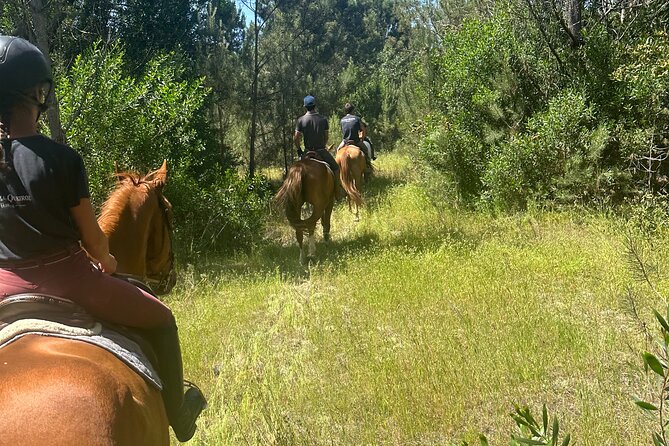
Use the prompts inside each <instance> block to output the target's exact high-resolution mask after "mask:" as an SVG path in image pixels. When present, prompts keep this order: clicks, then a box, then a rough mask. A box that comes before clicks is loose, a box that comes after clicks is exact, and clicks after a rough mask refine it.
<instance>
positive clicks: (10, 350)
mask: <svg viewBox="0 0 669 446" xmlns="http://www.w3.org/2000/svg"><path fill="white" fill-rule="evenodd" d="M118 177H119V179H120V181H119V184H118V186H117V188H116V189H115V190H114V191H113V192H112V193H111V195H110V197H109V199H108V200H107V202H106V203H105V205H104V207H103V210H102V216H101V220H102V221H103V223H105V227H106V231H109V232H108V234H111V235H112V236H113V237H114V246H115V247H119V246H122V247H127V246H132V247H133V251H134V252H135V253H136V255H137V256H138V258H137V259H131V258H130V255H129V254H128V253H126V251H124V250H118V248H116V249H117V251H116V255H117V256H118V257H117V258H118V259H119V266H121V262H122V261H123V262H125V265H126V266H125V267H126V268H128V269H127V271H130V272H131V273H132V274H136V275H137V276H139V277H149V278H150V277H155V278H156V279H159V280H158V281H159V282H162V283H165V285H164V286H163V290H165V289H167V288H171V287H172V286H173V284H174V279H173V277H174V273H173V272H172V271H173V268H172V263H173V261H172V258H173V257H172V246H171V238H170V237H171V235H170V234H169V232H171V229H170V228H171V222H170V221H169V219H170V218H171V206H170V205H169V203H168V202H167V200H166V199H165V198H164V197H163V196H162V192H161V190H162V187H163V186H164V184H165V178H166V165H165V163H163V166H162V167H161V168H160V169H159V170H157V171H155V172H152V173H150V174H148V175H146V176H145V177H143V178H142V179H139V177H137V176H133V175H119V176H118ZM122 203H125V204H122ZM132 226H135V229H134V230H133V231H130V230H129V229H127V228H130V227H132ZM123 237H138V238H136V239H132V240H131V239H125V240H123ZM165 277H169V278H168V279H165ZM0 410H2V416H1V417H0V444H1V445H49V446H73V445H87V446H137V445H142V446H169V444H170V437H169V430H168V420H167V415H166V413H165V406H164V403H163V399H162V396H161V392H160V390H158V389H157V388H155V387H153V386H152V385H150V384H148V383H147V381H146V380H145V379H144V378H142V377H141V376H140V375H138V374H137V373H136V372H135V371H133V370H132V369H131V368H130V367H128V366H127V365H126V364H125V363H124V362H122V361H121V360H120V359H118V358H117V357H116V356H114V355H113V354H112V353H110V352H108V351H106V350H104V349H102V348H100V347H98V346H95V345H92V344H88V343H86V342H81V341H75V340H70V339H64V338H56V337H50V336H41V335H34V334H29V335H26V336H23V337H22V338H19V339H18V340H15V341H13V342H11V343H9V344H8V345H6V346H5V347H3V348H2V349H0Z"/></svg>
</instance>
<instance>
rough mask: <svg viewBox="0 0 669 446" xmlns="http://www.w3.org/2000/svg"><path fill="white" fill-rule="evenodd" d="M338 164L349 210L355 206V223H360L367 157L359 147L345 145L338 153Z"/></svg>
mask: <svg viewBox="0 0 669 446" xmlns="http://www.w3.org/2000/svg"><path fill="white" fill-rule="evenodd" d="M336 160H337V164H339V178H341V186H342V187H343V188H344V191H345V192H346V195H347V200H348V209H349V210H352V206H353V205H355V221H360V207H362V205H363V203H364V201H363V199H362V186H363V184H364V178H365V168H366V167H367V164H366V162H365V155H364V154H363V153H362V150H360V149H359V148H358V147H357V146H351V145H345V146H344V147H342V148H341V149H339V150H338V151H337V157H336Z"/></svg>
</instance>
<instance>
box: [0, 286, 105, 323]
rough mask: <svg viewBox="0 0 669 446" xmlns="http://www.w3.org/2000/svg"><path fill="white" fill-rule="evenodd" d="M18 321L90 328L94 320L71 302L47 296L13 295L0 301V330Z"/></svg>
mask: <svg viewBox="0 0 669 446" xmlns="http://www.w3.org/2000/svg"><path fill="white" fill-rule="evenodd" d="M19 319H44V320H49V321H53V322H58V323H61V324H65V325H70V326H75V327H81V328H92V327H93V326H94V325H95V320H94V319H93V317H92V316H91V315H89V314H88V313H86V311H85V310H84V309H83V308H82V307H80V306H79V305H77V304H75V303H74V302H72V301H71V300H68V299H63V298H62V297H56V296H50V295H48V294H29V293H25V294H15V295H13V296H8V297H7V298H5V299H3V300H1V301H0V328H2V327H4V326H5V325H7V324H10V323H12V322H15V321H17V320H19Z"/></svg>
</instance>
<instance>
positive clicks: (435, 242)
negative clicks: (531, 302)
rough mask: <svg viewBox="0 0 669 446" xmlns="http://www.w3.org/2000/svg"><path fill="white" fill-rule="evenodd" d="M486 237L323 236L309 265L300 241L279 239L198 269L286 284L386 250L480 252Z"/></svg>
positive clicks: (454, 233)
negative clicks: (329, 238) (275, 279)
mask: <svg viewBox="0 0 669 446" xmlns="http://www.w3.org/2000/svg"><path fill="white" fill-rule="evenodd" d="M482 236H483V234H477V233H474V234H470V233H466V232H465V231H464V230H462V229H461V228H448V227H441V228H439V229H438V230H434V231H431V232H430V233H429V234H428V233H426V232H425V231H420V230H416V231H404V232H398V233H397V234H396V235H395V236H393V237H391V238H386V239H385V240H382V239H381V238H380V237H379V235H378V234H376V233H374V232H360V233H354V234H352V235H351V236H350V237H349V236H347V237H345V238H343V239H335V240H332V241H329V242H325V241H324V240H323V239H322V237H321V236H320V233H319V234H318V235H317V236H316V257H315V259H313V260H312V261H311V262H310V264H309V265H302V264H301V263H300V260H299V257H300V250H299V247H298V246H297V242H295V241H293V242H292V243H291V244H290V245H289V246H285V245H283V244H282V243H281V242H280V241H277V240H265V243H264V244H263V245H262V246H258V247H257V248H255V249H254V250H253V251H252V252H251V253H243V254H237V255H235V256H231V257H225V256H220V257H212V258H211V259H210V260H209V261H207V260H203V261H202V262H198V269H200V270H201V271H202V272H205V271H206V272H207V273H208V274H214V275H217V276H221V277H246V278H249V277H267V276H274V275H278V276H280V277H281V278H282V280H284V281H296V282H302V281H305V280H308V279H309V277H310V272H311V268H313V267H325V268H327V269H328V270H329V271H332V272H335V273H336V272H341V271H343V270H345V269H347V268H351V267H354V268H355V267H356V264H354V263H352V262H350V261H347V259H349V258H350V257H351V256H356V257H359V256H360V255H371V256H373V255H375V254H377V253H378V254H380V253H381V252H382V251H384V250H399V251H405V252H407V253H412V254H414V255H420V254H422V253H425V252H431V251H434V250H437V249H441V248H443V247H445V248H446V249H448V250H452V251H455V252H471V251H474V250H476V248H477V247H478V246H479V245H480V243H481V241H482Z"/></svg>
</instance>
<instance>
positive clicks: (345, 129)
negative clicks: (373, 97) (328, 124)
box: [340, 113, 361, 142]
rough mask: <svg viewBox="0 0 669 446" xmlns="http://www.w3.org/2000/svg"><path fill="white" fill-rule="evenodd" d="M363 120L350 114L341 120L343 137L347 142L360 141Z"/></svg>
mask: <svg viewBox="0 0 669 446" xmlns="http://www.w3.org/2000/svg"><path fill="white" fill-rule="evenodd" d="M360 123H361V119H360V117H359V116H356V115H352V114H350V113H349V114H348V115H346V116H344V117H343V118H341V122H340V124H341V132H342V137H343V139H344V140H345V141H354V142H358V141H360V135H359V134H358V132H359V131H360V126H361V124H360Z"/></svg>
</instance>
